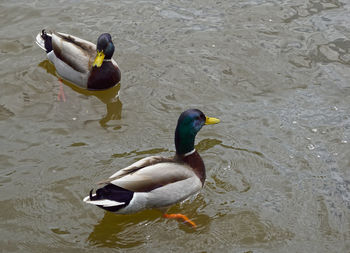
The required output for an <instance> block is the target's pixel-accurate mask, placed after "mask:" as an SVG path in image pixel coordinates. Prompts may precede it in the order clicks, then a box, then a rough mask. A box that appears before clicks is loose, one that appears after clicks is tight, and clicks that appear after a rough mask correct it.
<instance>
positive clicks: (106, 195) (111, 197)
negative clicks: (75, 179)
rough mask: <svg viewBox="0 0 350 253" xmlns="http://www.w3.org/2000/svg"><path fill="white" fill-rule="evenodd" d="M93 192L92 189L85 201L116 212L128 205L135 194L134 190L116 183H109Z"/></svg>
mask: <svg viewBox="0 0 350 253" xmlns="http://www.w3.org/2000/svg"><path fill="white" fill-rule="evenodd" d="M92 192H93V190H91V191H90V194H89V196H86V197H85V198H84V199H83V201H84V202H85V203H88V204H92V205H96V206H98V207H100V208H103V209H105V210H107V211H111V212H116V211H118V210H119V209H121V208H123V207H125V206H127V205H128V204H129V203H130V201H131V199H132V198H133V195H134V192H132V191H129V190H126V189H124V188H121V187H119V186H116V185H114V184H107V185H106V186H104V187H102V188H100V189H98V190H97V191H96V193H95V194H93V193H92Z"/></svg>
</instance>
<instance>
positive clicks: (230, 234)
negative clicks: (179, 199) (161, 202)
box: [0, 0, 350, 252]
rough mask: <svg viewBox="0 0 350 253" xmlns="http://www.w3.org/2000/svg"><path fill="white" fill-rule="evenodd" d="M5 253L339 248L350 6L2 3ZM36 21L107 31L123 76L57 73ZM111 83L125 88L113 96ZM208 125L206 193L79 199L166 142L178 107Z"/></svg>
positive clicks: (349, 94) (347, 236)
mask: <svg viewBox="0 0 350 253" xmlns="http://www.w3.org/2000/svg"><path fill="white" fill-rule="evenodd" d="M0 6H1V9H0V14H1V15H0V20H1V24H2V25H1V29H0V33H1V37H0V57H1V58H0V66H1V68H0V77H1V93H0V129H1V132H0V135H1V138H0V141H1V153H0V157H1V159H0V173H1V174H0V189H1V193H0V204H1V209H0V214H1V218H2V219H1V227H0V235H1V236H0V248H1V249H2V251H3V252H48V250H50V251H51V252H73V251H74V252H119V251H121V252H125V251H130V252H140V251H143V252H169V251H173V252H348V251H349V248H350V170H349V167H350V148H349V142H350V115H349V112H350V102H349V101H350V100H349V99H350V82H349V80H350V71H349V67H350V30H349V22H350V16H349V11H350V3H349V2H348V1H345V0H343V1H338V0H303V1H301V0H297V1H295V0H293V1H292V0H289V1H288V0H245V1H243V0H241V1H210V0H201V1H199V0H195V1H180V0H176V1H155V0H154V1H153V0H149V1H96V0H95V1H2V2H1V3H0ZM43 28H49V29H54V30H57V31H62V32H66V33H70V34H74V35H76V36H79V37H82V38H84V39H88V40H90V41H94V42H95V41H96V39H97V37H98V35H99V34H100V33H102V32H109V33H111V34H112V37H113V41H114V43H115V45H116V53H115V56H114V58H115V59H116V60H117V61H118V63H119V65H120V67H121V70H122V82H121V84H120V86H117V87H115V88H113V89H111V90H109V91H105V92H87V91H83V90H80V89H78V88H75V87H74V86H71V85H70V84H66V85H65V86H64V91H65V93H66V98H67V101H66V102H62V101H57V92H58V89H59V84H58V81H57V77H56V76H55V70H54V68H53V66H52V65H51V64H50V63H49V62H48V61H47V60H46V58H45V54H44V52H43V51H42V50H41V49H40V48H38V47H37V46H36V45H35V43H34V38H35V35H36V34H37V33H38V32H39V31H40V30H41V29H43ZM118 94H119V96H118ZM191 107H195V108H199V109H201V110H202V111H204V112H205V113H206V114H207V115H209V116H214V117H218V118H220V119H221V120H222V123H220V124H218V125H214V126H208V127H205V128H203V129H202V131H201V132H200V133H199V134H198V137H197V150H199V152H200V153H201V155H202V157H203V159H204V161H205V163H206V166H207V177H208V178H207V183H206V185H205V187H204V189H203V190H202V192H201V193H200V194H199V195H197V196H194V197H192V198H190V199H189V200H187V201H185V202H183V203H181V204H178V205H176V206H174V207H173V208H172V209H171V211H172V212H180V211H181V212H182V213H185V214H187V215H188V216H189V217H190V218H191V219H193V220H194V221H195V222H196V223H197V224H198V229H196V230H193V229H191V228H190V227H189V226H187V225H186V224H183V223H180V222H177V221H174V220H164V219H163V218H161V217H160V214H159V213H158V212H157V211H155V210H149V211H144V212H141V213H138V214H133V215H126V216H121V215H115V214H111V213H106V212H104V211H103V210H100V209H97V208H94V207H92V206H89V205H85V204H84V203H83V202H82V198H83V197H84V196H85V195H86V194H87V193H88V191H89V190H90V189H91V188H92V187H95V184H94V183H95V182H97V181H99V180H101V179H104V178H105V177H108V176H109V175H111V174H112V173H114V172H115V171H116V170H117V169H119V168H122V167H124V166H126V165H128V164H130V163H131V162H133V161H136V160H137V159H140V158H143V157H145V156H148V155H152V154H157V155H165V156H169V155H173V154H174V144H173V134H174V128H175V124H176V120H177V118H178V116H179V114H180V113H181V112H182V111H183V110H185V109H188V108H191Z"/></svg>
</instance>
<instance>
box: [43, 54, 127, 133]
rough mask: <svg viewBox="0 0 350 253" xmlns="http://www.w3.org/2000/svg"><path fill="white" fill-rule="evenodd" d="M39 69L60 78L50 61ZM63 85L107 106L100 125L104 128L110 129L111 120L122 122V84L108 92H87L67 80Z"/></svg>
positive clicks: (45, 62) (45, 61)
mask: <svg viewBox="0 0 350 253" xmlns="http://www.w3.org/2000/svg"><path fill="white" fill-rule="evenodd" d="M38 66H39V67H41V68H43V69H45V70H46V71H47V72H48V73H50V74H52V75H53V76H56V77H57V78H58V79H60V77H59V76H58V75H57V73H56V69H55V66H54V65H53V64H51V63H50V62H49V60H44V61H42V62H41V63H39V65H38ZM60 80H61V81H62V83H64V84H65V85H66V86H68V87H70V88H71V89H72V90H74V91H76V92H78V93H80V94H82V95H85V96H95V97H97V98H98V99H99V100H100V101H101V102H102V103H104V104H105V105H106V109H107V113H106V115H105V116H104V117H103V118H102V119H100V121H99V122H100V125H101V126H102V127H108V125H107V123H108V122H109V121H110V120H120V119H121V113H122V102H121V101H120V99H119V90H120V83H119V84H117V85H115V86H113V87H112V88H110V89H107V90H99V91H96V90H86V89H83V88H80V87H78V86H76V85H74V84H72V83H70V82H68V81H66V80H62V79H60Z"/></svg>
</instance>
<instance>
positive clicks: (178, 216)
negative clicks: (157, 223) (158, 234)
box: [163, 213, 197, 228]
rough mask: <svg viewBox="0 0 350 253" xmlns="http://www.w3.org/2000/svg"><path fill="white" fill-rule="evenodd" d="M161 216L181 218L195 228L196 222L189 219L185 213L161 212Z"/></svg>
mask: <svg viewBox="0 0 350 253" xmlns="http://www.w3.org/2000/svg"><path fill="white" fill-rule="evenodd" d="M163 217H164V218H167V219H181V220H183V221H184V222H187V223H189V224H190V225H191V226H192V227H193V228H196V227H197V225H196V223H194V222H193V221H191V220H190V219H189V218H188V217H187V216H186V215H184V214H181V213H173V214H167V213H165V214H163Z"/></svg>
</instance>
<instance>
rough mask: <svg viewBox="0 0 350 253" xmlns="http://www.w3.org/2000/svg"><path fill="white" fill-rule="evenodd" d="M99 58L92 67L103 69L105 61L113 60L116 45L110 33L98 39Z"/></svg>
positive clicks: (97, 57)
mask: <svg viewBox="0 0 350 253" xmlns="http://www.w3.org/2000/svg"><path fill="white" fill-rule="evenodd" d="M96 50H97V56H96V58H95V61H94V63H93V65H92V66H94V67H98V68H99V67H101V65H102V63H103V60H104V59H106V60H108V59H111V58H112V56H113V53H114V44H113V42H112V37H111V35H110V34H109V33H103V34H101V35H100V37H98V39H97V48H96Z"/></svg>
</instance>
